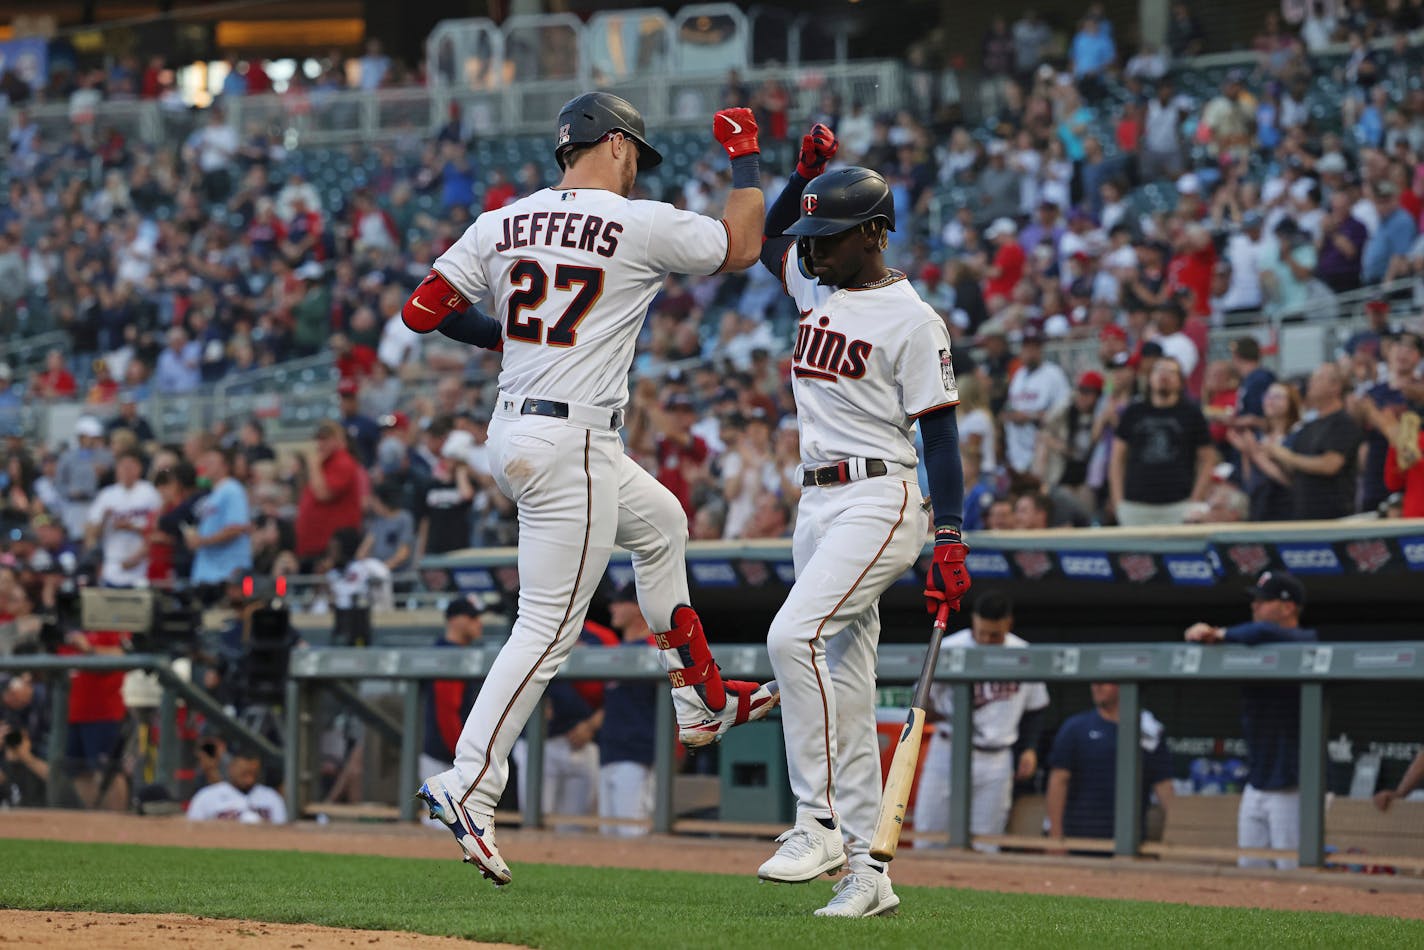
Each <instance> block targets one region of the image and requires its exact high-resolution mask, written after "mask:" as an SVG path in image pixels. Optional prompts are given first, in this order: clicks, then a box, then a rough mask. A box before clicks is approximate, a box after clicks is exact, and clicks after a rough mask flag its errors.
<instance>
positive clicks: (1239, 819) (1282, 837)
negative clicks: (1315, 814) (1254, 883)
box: [1236, 785, 1300, 871]
mask: <svg viewBox="0 0 1424 950" xmlns="http://www.w3.org/2000/svg"><path fill="white" fill-rule="evenodd" d="M1236 845H1237V847H1240V848H1283V849H1289V850H1291V851H1296V850H1298V849H1299V848H1300V792H1298V791H1296V790H1295V789H1293V788H1292V789H1286V790H1285V791H1279V792H1266V791H1262V790H1261V789H1259V788H1255V787H1253V786H1251V785H1247V786H1246V790H1245V791H1243V792H1242V793H1241V808H1240V810H1239V811H1237V813H1236ZM1236 863H1237V865H1239V866H1240V867H1243V868H1268V867H1270V866H1271V864H1272V862H1271V861H1268V860H1266V859H1265V858H1237V859H1236ZM1274 863H1275V866H1276V868H1277V869H1278V870H1281V871H1289V870H1291V869H1293V868H1294V867H1295V866H1296V861H1295V859H1294V858H1281V859H1278V860H1277V861H1275V862H1274Z"/></svg>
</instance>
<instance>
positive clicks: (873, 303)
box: [781, 244, 959, 467]
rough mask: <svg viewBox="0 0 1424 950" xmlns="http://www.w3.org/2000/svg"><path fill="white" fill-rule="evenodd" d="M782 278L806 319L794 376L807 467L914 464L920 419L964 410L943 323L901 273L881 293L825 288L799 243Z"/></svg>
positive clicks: (800, 331)
mask: <svg viewBox="0 0 1424 950" xmlns="http://www.w3.org/2000/svg"><path fill="white" fill-rule="evenodd" d="M781 272H782V274H781V277H782V281H783V283H784V284H785V285H786V292H787V293H788V294H789V295H790V296H791V298H792V299H793V300H795V301H796V309H797V310H798V311H800V313H801V323H800V325H799V326H798V327H797V331H796V347H795V349H794V350H793V352H792V368H791V373H792V376H793V377H794V378H793V381H792V385H793V388H794V391H795V394H796V421H797V424H798V426H799V427H800V430H801V460H802V461H803V462H804V463H805V464H806V465H807V466H819V465H825V464H828V463H832V462H838V461H841V460H842V459H852V458H871V459H883V460H884V461H887V462H896V463H898V464H900V465H904V466H908V467H913V466H915V465H917V464H918V462H919V457H918V455H917V454H916V452H915V446H914V439H913V438H912V437H911V435H910V428H911V425H912V423H913V422H914V420H915V419H917V418H919V417H920V416H922V415H924V414H925V413H928V412H933V411H934V410H936V409H943V408H945V407H947V406H954V405H957V404H958V403H959V387H958V385H957V384H956V383H955V380H954V368H953V367H952V366H951V364H950V352H949V332H948V331H947V330H946V329H945V327H944V321H943V320H942V319H940V316H939V314H937V313H935V311H934V310H933V309H932V308H931V307H930V306H929V305H928V304H926V303H925V302H924V301H923V300H921V299H920V295H919V294H917V293H916V292H915V289H914V287H912V286H911V285H910V282H909V281H908V280H906V279H905V275H903V274H900V273H899V272H897V271H892V272H891V273H892V275H893V276H892V278H891V279H890V280H889V281H887V282H886V283H884V284H882V285H880V286H877V287H871V288H859V289H853V290H852V289H842V288H835V287H824V286H822V285H821V284H819V283H817V282H816V279H815V278H814V277H810V276H808V275H807V274H806V273H805V272H804V271H803V270H802V269H801V264H800V261H799V258H798V254H797V248H796V245H794V244H793V245H791V248H790V249H789V250H788V251H787V252H786V256H785V258H784V259H783V261H782V267H781Z"/></svg>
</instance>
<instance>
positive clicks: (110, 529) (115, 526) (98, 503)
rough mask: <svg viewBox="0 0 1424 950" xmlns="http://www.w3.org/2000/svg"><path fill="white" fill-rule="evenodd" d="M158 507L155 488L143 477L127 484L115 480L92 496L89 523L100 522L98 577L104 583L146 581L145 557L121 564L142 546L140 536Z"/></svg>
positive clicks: (160, 505)
mask: <svg viewBox="0 0 1424 950" xmlns="http://www.w3.org/2000/svg"><path fill="white" fill-rule="evenodd" d="M162 508H163V499H162V498H160V497H159V496H158V489H156V488H154V487H153V486H152V485H151V484H149V483H148V482H145V481H137V482H134V483H133V485H132V486H131V487H129V488H125V487H124V486H122V485H120V484H118V483H115V484H113V485H110V486H108V487H107V488H105V489H104V490H103V491H101V492H99V494H98V495H96V496H95V497H94V502H93V504H91V505H90V506H89V523H90V524H91V525H103V526H104V534H103V545H104V566H103V570H102V573H101V576H100V579H101V580H102V581H103V582H104V583H105V584H113V585H115V586H119V587H133V586H135V585H137V584H141V583H144V582H145V581H146V579H147V577H148V559H147V558H144V559H143V560H142V561H140V562H139V563H137V564H135V565H134V566H133V567H124V562H125V561H127V560H128V559H129V558H131V557H133V556H134V555H136V554H138V553H139V552H140V551H142V550H143V546H144V536H145V535H147V534H148V531H149V529H150V528H152V527H153V523H154V521H155V520H157V518H158V513H159V511H161V510H162Z"/></svg>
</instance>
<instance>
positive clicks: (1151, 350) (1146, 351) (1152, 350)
mask: <svg viewBox="0 0 1424 950" xmlns="http://www.w3.org/2000/svg"><path fill="white" fill-rule="evenodd" d="M1141 355H1142V356H1143V357H1161V356H1165V355H1166V353H1165V352H1164V351H1163V349H1162V344H1161V343H1158V342H1157V341H1156V340H1148V341H1147V342H1146V343H1144V344H1142V354H1141Z"/></svg>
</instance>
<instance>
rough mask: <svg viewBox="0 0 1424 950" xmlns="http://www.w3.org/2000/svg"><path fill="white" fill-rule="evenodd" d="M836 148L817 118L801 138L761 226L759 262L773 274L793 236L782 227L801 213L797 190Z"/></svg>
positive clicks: (832, 135) (833, 138) (778, 269)
mask: <svg viewBox="0 0 1424 950" xmlns="http://www.w3.org/2000/svg"><path fill="white" fill-rule="evenodd" d="M838 148H840V143H839V142H838V141H836V134H835V133H834V132H832V131H831V130H830V129H829V128H828V127H827V126H825V125H822V124H821V123H819V122H817V123H816V124H815V125H813V126H811V131H809V132H807V133H806V134H805V135H804V136H802V138H801V152H800V154H799V155H798V156H797V158H796V170H795V171H793V172H792V173H791V175H790V176H789V177H788V178H787V179H786V187H785V188H783V189H781V194H780V195H778V196H777V198H776V200H775V201H773V202H772V203H771V210H770V211H768V212H767V213H766V223H765V225H764V228H763V234H764V235H765V237H766V243H764V244H763V245H762V248H761V263H762V266H764V267H765V268H766V269H767V270H769V271H771V272H772V273H773V274H775V275H776V276H777V278H780V277H781V267H782V261H783V260H784V259H785V257H786V250H787V248H789V247H790V246H791V244H792V241H793V240H794V239H793V238H790V237H786V236H785V234H786V229H787V228H789V227H791V225H793V224H795V223H796V219H797V218H799V217H800V216H801V193H802V192H803V191H805V190H806V185H808V184H809V183H810V181H811V179H812V178H815V177H816V176H817V175H819V174H821V172H823V171H825V170H826V163H827V162H829V161H830V160H831V159H832V158H834V157H835V154H836V150H837V149H838Z"/></svg>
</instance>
